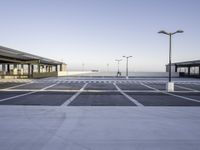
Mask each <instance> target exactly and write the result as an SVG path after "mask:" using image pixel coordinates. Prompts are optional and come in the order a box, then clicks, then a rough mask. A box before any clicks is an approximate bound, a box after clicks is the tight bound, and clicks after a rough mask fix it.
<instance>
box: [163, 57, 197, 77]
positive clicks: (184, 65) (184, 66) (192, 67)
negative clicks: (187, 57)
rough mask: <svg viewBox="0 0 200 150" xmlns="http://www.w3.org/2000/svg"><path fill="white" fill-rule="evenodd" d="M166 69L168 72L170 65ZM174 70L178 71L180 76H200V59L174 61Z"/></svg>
mask: <svg viewBox="0 0 200 150" xmlns="http://www.w3.org/2000/svg"><path fill="white" fill-rule="evenodd" d="M166 71H167V72H168V65H166ZM172 72H178V73H179V76H180V77H196V78H200V60H193V61H184V62H177V63H173V64H172Z"/></svg>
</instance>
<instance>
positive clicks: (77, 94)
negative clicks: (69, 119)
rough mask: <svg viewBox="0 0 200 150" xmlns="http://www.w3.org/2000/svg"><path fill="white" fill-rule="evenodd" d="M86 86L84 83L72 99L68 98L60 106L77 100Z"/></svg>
mask: <svg viewBox="0 0 200 150" xmlns="http://www.w3.org/2000/svg"><path fill="white" fill-rule="evenodd" d="M87 85H88V83H85V84H84V86H83V87H82V88H81V89H80V90H79V91H78V92H77V93H75V94H74V95H73V96H72V97H70V98H69V99H68V100H67V101H66V102H65V103H63V104H62V105H61V106H68V105H69V104H70V103H71V102H72V101H73V100H74V99H75V98H77V97H78V96H79V95H80V94H81V92H82V91H83V90H84V89H85V87H86V86H87Z"/></svg>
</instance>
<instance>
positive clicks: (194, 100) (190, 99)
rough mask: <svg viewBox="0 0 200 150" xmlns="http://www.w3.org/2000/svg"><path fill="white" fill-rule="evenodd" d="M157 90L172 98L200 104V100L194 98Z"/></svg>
mask: <svg viewBox="0 0 200 150" xmlns="http://www.w3.org/2000/svg"><path fill="white" fill-rule="evenodd" d="M144 85H145V84H144ZM148 87H149V88H151V89H155V88H153V87H150V86H148ZM156 90H157V91H160V92H161V93H163V94H166V95H170V96H174V97H178V98H182V99H185V100H189V101H193V102H198V103H200V101H199V100H196V99H193V98H188V97H185V96H180V95H175V94H172V93H169V92H165V91H161V90H158V89H156Z"/></svg>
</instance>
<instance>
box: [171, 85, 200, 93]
mask: <svg viewBox="0 0 200 150" xmlns="http://www.w3.org/2000/svg"><path fill="white" fill-rule="evenodd" d="M175 86H176V87H178V88H181V89H185V90H189V91H194V92H199V91H198V90H195V89H192V88H187V87H183V86H179V85H175Z"/></svg>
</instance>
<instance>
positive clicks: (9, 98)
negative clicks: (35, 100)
mask: <svg viewBox="0 0 200 150" xmlns="http://www.w3.org/2000/svg"><path fill="white" fill-rule="evenodd" d="M55 85H56V84H53V85H50V86H47V87H44V88H43V89H40V90H37V91H31V92H28V93H25V94H20V95H16V96H12V97H8V98H4V99H0V102H3V101H7V100H11V99H15V98H19V97H23V96H27V95H31V94H34V93H37V92H41V91H44V90H45V89H48V88H50V87H53V86H55Z"/></svg>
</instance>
